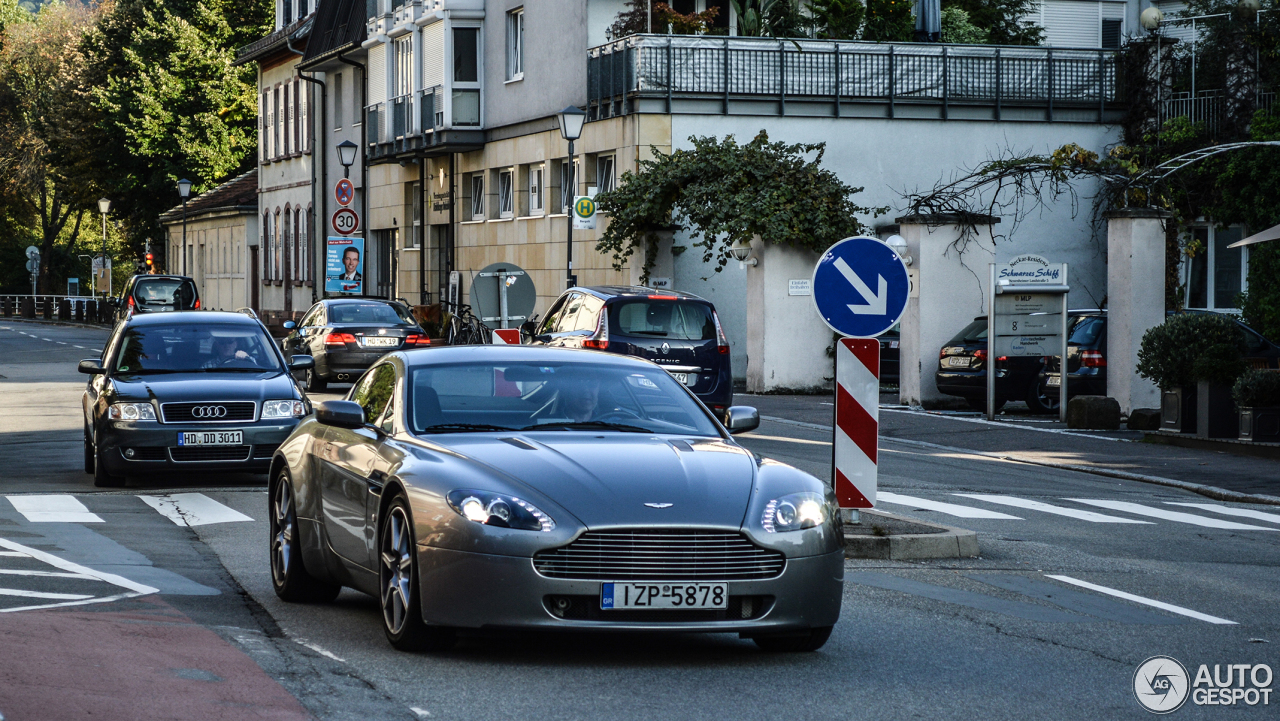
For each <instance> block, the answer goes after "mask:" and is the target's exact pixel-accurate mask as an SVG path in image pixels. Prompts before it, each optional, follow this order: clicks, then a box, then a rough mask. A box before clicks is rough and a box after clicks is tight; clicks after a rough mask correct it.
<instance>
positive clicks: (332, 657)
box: [293, 638, 347, 663]
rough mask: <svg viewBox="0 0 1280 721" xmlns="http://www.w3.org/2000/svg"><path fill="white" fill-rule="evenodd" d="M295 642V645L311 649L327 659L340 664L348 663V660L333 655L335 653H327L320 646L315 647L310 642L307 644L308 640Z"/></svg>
mask: <svg viewBox="0 0 1280 721" xmlns="http://www.w3.org/2000/svg"><path fill="white" fill-rule="evenodd" d="M293 641H294V643H296V644H298V645H299V646H303V647H305V648H309V649H311V650H312V651H315V652H316V653H318V654H320V655H321V656H324V657H325V658H331V659H333V660H334V661H338V662H339V663H346V662H347V660H346V659H345V658H342V657H340V656H337V655H335V654H333V653H331V652H329V651H326V650H324V649H323V648H320V647H319V646H317V645H315V644H314V643H308V642H307V640H306V639H304V638H295V639H293Z"/></svg>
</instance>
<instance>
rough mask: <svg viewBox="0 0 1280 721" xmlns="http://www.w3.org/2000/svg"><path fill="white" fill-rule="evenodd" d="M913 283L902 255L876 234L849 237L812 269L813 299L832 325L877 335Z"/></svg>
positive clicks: (865, 335) (848, 331) (856, 334)
mask: <svg viewBox="0 0 1280 721" xmlns="http://www.w3.org/2000/svg"><path fill="white" fill-rule="evenodd" d="M910 290H911V282H910V280H909V279H908V277H907V266H906V265H904V264H903V262H902V258H900V257H898V254H897V253H896V252H894V250H893V248H890V247H889V246H888V245H886V244H885V243H884V242H883V241H881V240H879V239H877V238H867V237H861V236H860V237H855V238H845V239H844V240H842V241H840V242H839V243H836V244H835V245H833V246H831V247H830V248H828V249H827V252H825V253H823V254H822V257H821V258H819V259H818V264H817V265H815V266H814V268H813V304H814V306H815V307H816V308H817V309H818V315H819V316H821V317H822V320H823V322H824V323H826V324H827V326H828V327H829V328H831V330H833V331H835V332H837V333H840V334H842V335H847V336H853V337H855V338H874V337H876V336H878V335H880V334H881V333H883V332H885V331H887V330H889V329H890V328H892V327H893V326H894V325H895V324H896V323H897V322H898V319H899V318H901V317H902V311H903V310H904V309H906V307H907V295H908V293H909V291H910Z"/></svg>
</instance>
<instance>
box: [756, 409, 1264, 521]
mask: <svg viewBox="0 0 1280 721" xmlns="http://www.w3.org/2000/svg"><path fill="white" fill-rule="evenodd" d="M734 402H735V403H739V404H742V405H753V406H755V407H756V408H758V409H759V410H760V415H761V416H762V417H765V416H767V417H772V418H776V419H784V420H787V421H791V422H798V423H803V424H811V425H818V426H823V427H827V428H829V427H831V425H832V417H833V413H834V409H835V406H834V405H833V401H832V399H831V397H829V396H783V395H778V396H772V395H748V394H746V393H738V394H735V396H734ZM1143 435H1144V434H1143V433H1141V432H1139V431H1128V430H1123V431H1076V430H1072V431H1068V430H1067V429H1066V427H1065V426H1064V424H1062V423H1059V422H1058V421H1057V419H1056V418H1051V417H1049V416H1034V415H1029V414H1027V412H1026V411H1025V410H1023V411H1021V412H1020V413H1019V412H1018V410H1016V409H1011V410H1010V411H1009V412H1007V413H1005V414H1002V415H1000V416H997V420H996V421H987V420H986V418H985V417H984V416H983V415H982V414H980V413H973V412H948V411H940V412H926V411H918V410H917V411H913V410H910V409H907V408H904V407H903V406H899V405H897V396H896V394H892V395H886V394H882V395H881V398H880V437H881V442H882V443H884V442H886V441H889V442H892V441H891V439H898V440H900V441H902V442H905V443H910V444H929V445H935V446H943V447H947V448H951V449H960V450H965V451H972V452H976V453H982V454H986V455H998V456H1003V457H1009V458H1012V459H1014V460H1021V461H1026V462H1029V463H1038V464H1042V465H1048V466H1054V467H1067V468H1072V469H1074V470H1081V471H1085V472H1091V473H1099V474H1101V475H1114V476H1117V477H1121V478H1129V479H1131V480H1147V481H1151V482H1161V481H1171V483H1168V484H1167V485H1177V486H1183V484H1192V485H1194V486H1199V487H1201V488H1197V489H1194V490H1197V491H1198V492H1202V493H1205V495H1209V496H1211V497H1219V498H1220V499H1221V500H1229V501H1255V502H1258V501H1261V502H1275V503H1280V461H1277V460H1271V459H1264V458H1251V457H1246V456H1238V455H1231V454H1227V453H1224V452H1222V451H1212V450H1200V449H1195V448H1180V447H1177V446H1168V445H1157V444H1152V443H1143V442H1141V441H1142V438H1143ZM1205 486H1207V487H1211V488H1210V489H1204V488H1203V487H1205ZM1213 488H1216V489H1222V490H1224V491H1225V493H1220V492H1215V491H1213V490H1212V489H1213ZM1236 494H1247V495H1251V496H1269V497H1272V498H1274V501H1266V500H1264V499H1262V498H1238V497H1233V496H1235V495H1236Z"/></svg>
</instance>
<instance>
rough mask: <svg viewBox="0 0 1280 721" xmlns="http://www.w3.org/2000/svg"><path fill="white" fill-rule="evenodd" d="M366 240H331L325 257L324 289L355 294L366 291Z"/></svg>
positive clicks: (330, 291)
mask: <svg viewBox="0 0 1280 721" xmlns="http://www.w3.org/2000/svg"><path fill="white" fill-rule="evenodd" d="M363 268H364V238H329V242H328V244H327V245H326V246H325V256H324V289H325V291H326V292H329V293H354V294H356V295H360V294H361V293H363V292H364V291H363V289H364V275H363Z"/></svg>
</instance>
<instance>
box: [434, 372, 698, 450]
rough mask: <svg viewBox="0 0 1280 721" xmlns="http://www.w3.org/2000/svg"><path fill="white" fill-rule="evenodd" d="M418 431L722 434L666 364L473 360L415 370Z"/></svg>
mask: <svg viewBox="0 0 1280 721" xmlns="http://www.w3.org/2000/svg"><path fill="white" fill-rule="evenodd" d="M412 380H413V382H412V383H411V384H410V389H409V393H410V398H409V404H410V405H409V407H410V409H412V427H413V430H414V432H415V433H421V434H432V433H449V432H459V431H510V430H520V431H535V430H547V431H594V432H599V431H622V432H634V433H676V434H684V435H699V436H719V432H718V430H717V428H716V426H715V423H714V422H713V421H712V420H711V419H710V418H709V417H708V416H707V413H706V411H705V410H704V409H703V408H702V406H701V405H700V404H699V403H698V401H697V400H695V399H694V398H692V397H690V396H689V394H688V393H687V392H686V391H685V390H684V389H683V388H682V387H680V385H679V384H678V383H676V382H675V380H674V379H672V378H671V376H670V375H668V374H667V373H666V371H664V370H662V369H661V368H653V369H648V368H637V367H635V366H630V365H614V364H609V363H599V362H592V363H550V364H547V363H467V364H459V365H439V366H427V367H423V368H418V369H415V370H414V371H413V375H412Z"/></svg>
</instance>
